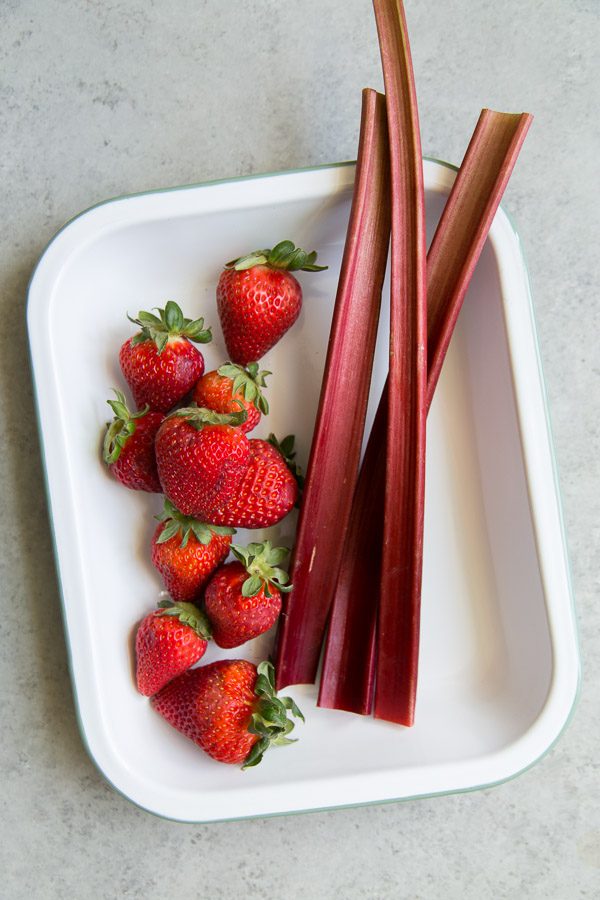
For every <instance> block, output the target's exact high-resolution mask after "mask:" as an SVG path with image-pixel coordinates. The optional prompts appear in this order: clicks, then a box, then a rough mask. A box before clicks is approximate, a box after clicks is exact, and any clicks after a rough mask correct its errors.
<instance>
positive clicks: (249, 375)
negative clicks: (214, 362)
mask: <svg viewBox="0 0 600 900" xmlns="http://www.w3.org/2000/svg"><path fill="white" fill-rule="evenodd" d="M217 372H218V373H219V375H221V376H222V377H223V378H230V379H231V380H232V381H233V385H232V387H231V393H232V395H233V396H234V397H235V396H237V394H238V393H241V394H242V396H243V397H244V399H245V400H247V401H248V403H253V404H254V406H255V407H256V408H257V410H258V411H259V412H261V413H264V415H268V413H269V404H268V403H267V400H266V398H265V396H264V395H263V393H262V391H261V388H263V387H265V386H266V383H267V382H266V377H267V375H271V372H268V371H267V370H266V369H265V370H263V371H262V372H260V371H259V369H258V363H255V362H254V363H249V364H248V365H247V366H246V368H244V367H243V366H238V365H236V364H235V363H230V362H227V363H225V365H223V366H219V368H218V369H217Z"/></svg>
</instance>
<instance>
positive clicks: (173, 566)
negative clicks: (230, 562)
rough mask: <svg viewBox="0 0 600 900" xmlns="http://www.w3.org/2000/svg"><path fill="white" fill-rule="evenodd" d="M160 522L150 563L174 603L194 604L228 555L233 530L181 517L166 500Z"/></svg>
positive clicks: (154, 538) (153, 540)
mask: <svg viewBox="0 0 600 900" xmlns="http://www.w3.org/2000/svg"><path fill="white" fill-rule="evenodd" d="M161 519H162V521H161V524H160V525H159V526H158V528H157V529H156V532H155V534H154V537H153V538H152V563H153V565H154V566H155V567H156V568H157V569H158V571H159V572H160V574H161V575H162V577H163V581H164V583H165V587H166V589H167V590H168V592H169V594H170V595H171V597H173V599H174V600H189V601H194V600H196V599H197V598H198V597H199V595H200V592H201V590H202V588H203V587H204V585H205V584H206V582H207V581H208V579H209V577H210V575H211V574H212V572H214V570H215V569H216V568H217V566H218V565H220V563H222V562H223V560H224V559H225V557H226V556H227V554H228V553H229V545H230V544H231V535H232V534H234V533H235V529H234V528H229V527H227V526H225V525H205V524H204V523H202V522H199V521H198V520H197V519H192V518H190V517H189V516H184V515H182V514H181V513H180V512H179V510H177V509H175V507H174V506H173V504H172V503H171V502H170V501H169V500H165V507H164V512H163V514H162V516H161Z"/></svg>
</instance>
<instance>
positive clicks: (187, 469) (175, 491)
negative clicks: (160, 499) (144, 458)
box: [155, 406, 250, 525]
mask: <svg viewBox="0 0 600 900" xmlns="http://www.w3.org/2000/svg"><path fill="white" fill-rule="evenodd" d="M245 421H246V411H245V410H240V411H239V412H237V413H216V412H213V411H212V410H210V409H204V408H203V407H198V406H190V407H186V408H185V409H179V410H177V412H174V413H172V414H171V415H170V416H168V417H167V418H166V419H165V420H164V422H163V423H162V425H161V426H160V428H159V429H158V433H157V435H156V445H155V446H156V462H157V465H158V477H159V478H160V483H161V485H162V488H163V491H164V493H165V495H166V497H167V498H168V499H169V500H170V501H171V503H173V505H174V506H175V507H177V509H178V510H179V511H180V512H182V513H183V514H184V515H185V516H193V517H194V518H195V519H200V521H202V522H212V523H214V524H215V525H231V524H232V523H231V522H229V521H227V522H225V521H223V515H224V512H225V510H226V509H227V505H228V503H229V502H230V501H231V500H232V499H233V497H234V496H235V494H236V492H237V491H238V489H239V487H240V485H241V483H242V481H243V480H244V476H245V474H246V470H247V468H248V465H249V463H250V442H249V441H248V438H247V437H246V435H245V434H243V432H242V431H241V429H240V428H238V427H236V426H238V425H242V424H243V423H244V422H245Z"/></svg>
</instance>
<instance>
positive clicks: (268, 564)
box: [231, 541, 292, 597]
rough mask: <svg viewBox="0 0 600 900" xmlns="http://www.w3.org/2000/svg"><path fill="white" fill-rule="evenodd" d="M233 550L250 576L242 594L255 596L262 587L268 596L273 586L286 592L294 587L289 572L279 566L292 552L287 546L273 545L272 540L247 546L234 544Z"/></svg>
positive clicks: (245, 582) (243, 586)
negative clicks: (290, 582)
mask: <svg viewBox="0 0 600 900" xmlns="http://www.w3.org/2000/svg"><path fill="white" fill-rule="evenodd" d="M231 551H232V553H233V555H234V556H235V558H236V559H237V560H239V562H241V563H242V565H243V566H244V568H245V569H246V571H247V572H248V575H249V576H250V577H249V578H247V579H246V580H245V581H244V583H243V585H242V596H244V597H254V596H256V594H258V592H259V591H260V590H261V588H262V589H263V590H264V592H265V596H266V597H271V596H272V593H271V588H274V589H275V590H276V591H284V592H287V591H290V590H291V589H292V586H291V585H288V581H289V575H288V573H287V572H286V571H285V570H284V569H281V568H279V566H278V563H281V562H283V560H284V559H285V557H286V556H287V555H288V553H289V552H290V551H289V550H288V548H287V547H273V546H272V545H271V542H270V541H263V542H261V543H256V542H254V543H250V544H248V545H247V547H241V546H239V545H237V544H232V545H231Z"/></svg>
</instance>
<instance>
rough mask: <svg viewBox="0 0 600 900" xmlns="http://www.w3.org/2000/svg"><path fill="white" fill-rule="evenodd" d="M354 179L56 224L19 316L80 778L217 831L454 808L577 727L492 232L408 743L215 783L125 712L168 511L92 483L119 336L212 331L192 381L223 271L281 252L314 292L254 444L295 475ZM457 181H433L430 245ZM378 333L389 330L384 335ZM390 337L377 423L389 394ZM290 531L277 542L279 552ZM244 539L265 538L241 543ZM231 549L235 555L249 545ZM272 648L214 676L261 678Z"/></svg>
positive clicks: (346, 720)
mask: <svg viewBox="0 0 600 900" xmlns="http://www.w3.org/2000/svg"><path fill="white" fill-rule="evenodd" d="M353 178H354V166H353V165H351V164H345V165H340V166H328V167H324V168H318V169H311V170H306V171H300V172H290V173H285V174H280V175H270V176H264V177H256V178H248V179H236V180H235V181H228V182H220V183H213V184H207V185H202V186H198V187H186V188H179V189H176V190H166V191H157V192H153V193H148V194H143V195H140V196H133V197H124V198H122V199H118V200H113V201H110V202H108V203H105V204H102V205H100V206H97V207H95V208H93V209H91V210H89V211H88V212H85V213H83V214H82V215H80V216H79V217H77V218H76V219H74V220H73V221H72V222H71V223H69V224H68V225H67V226H66V227H65V228H64V229H63V230H62V231H61V232H60V233H59V234H58V235H57V236H56V237H55V238H54V240H53V241H52V243H51V244H50V245H49V247H48V248H47V250H46V252H45V253H44V255H43V257H42V259H41V261H40V263H39V265H38V267H37V270H36V272H35V274H34V277H33V279H32V282H31V287H30V292H29V306H28V319H29V334H30V342H31V354H32V361H33V372H34V378H35V385H36V391H37V402H38V410H39V420H40V428H41V436H42V444H43V451H44V456H45V465H46V473H47V486H48V494H49V499H50V506H51V514H52V522H53V528H54V539H55V544H56V555H57V560H58V568H59V574H60V582H61V589H62V598H63V612H64V618H65V625H66V634H67V644H68V648H69V654H70V664H71V674H72V678H73V685H74V691H75V699H76V706H77V709H78V715H79V721H80V726H81V731H82V735H83V739H84V741H85V743H86V745H87V747H88V750H89V752H90V755H91V756H92V758H93V760H94V761H95V763H96V765H97V766H98V768H99V769H100V770H101V772H102V773H103V774H104V775H105V777H106V778H107V779H108V780H109V781H110V783H111V784H112V785H113V786H114V787H115V788H116V789H117V790H118V791H120V792H121V793H123V794H124V795H125V796H126V797H128V798H129V799H131V800H132V801H133V802H134V803H137V804H138V805H139V806H141V807H143V808H145V809H147V810H150V811H151V812H154V813H157V814H160V815H162V816H166V817H169V818H173V819H179V820H182V821H194V822H200V821H204V822H206V821H212V820H219V819H228V818H238V817H245V816H261V815H268V814H273V813H287V812H294V811H298V810H307V809H319V808H324V807H336V806H345V805H353V804H361V803H369V802H381V801H385V800H392V799H399V798H408V797H417V796H423V795H431V794H437V793H442V792H450V791H461V790H467V789H470V788H474V787H480V786H484V785H490V784H493V783H497V782H499V781H502V780H504V779H507V778H509V777H511V776H513V775H515V774H517V773H518V772H520V771H522V770H523V769H525V768H527V767H528V766H530V765H531V764H532V763H534V762H535V761H536V760H537V759H538V758H539V757H540V756H541V755H542V754H543V753H544V752H545V751H546V750H547V749H548V747H549V746H550V745H551V744H552V742H553V741H554V740H555V739H556V737H557V736H558V734H559V733H560V731H561V729H562V728H563V726H564V725H565V723H566V721H567V719H568V716H569V713H570V710H571V708H572V706H573V703H574V699H575V696H576V692H577V684H578V672H579V663H578V649H577V640H576V633H575V626H574V614H573V607H572V601H571V594H570V586H569V573H568V564H567V559H566V554H565V543H564V537H563V532H562V524H561V513H560V502H559V496H558V489H557V483H556V477H555V471H554V464H553V456H552V447H551V442H550V436H549V430H548V422H547V413H546V406H545V399H544V389H543V382H542V377H541V373H540V366H539V358H538V351H537V344H536V336H535V327H534V321H533V315H532V308H531V301H530V295H529V288H528V281H527V273H526V269H525V264H524V261H523V256H522V252H521V249H520V245H519V239H518V237H517V235H516V233H515V231H514V229H513V227H512V225H511V223H510V221H509V220H508V218H507V216H506V215H505V213H504V212H503V211H502V210H500V211H499V213H498V215H497V216H496V219H495V222H494V225H493V228H492V231H491V234H490V239H489V240H488V243H487V245H486V248H485V250H484V252H483V255H482V258H481V260H480V263H479V265H478V268H477V272H476V274H475V277H474V279H473V282H472V285H471V288H470V290H469V293H468V296H467V298H466V301H465V307H464V309H463V312H462V313H461V317H460V321H459V325H458V328H457V331H456V334H455V336H454V338H453V340H452V345H451V348H450V352H449V354H448V357H447V360H446V363H445V366H444V371H443V376H442V379H441V381H440V384H439V386H438V390H437V395H436V398H435V401H434V404H433V407H432V409H431V413H430V416H429V421H428V456H427V479H428V480H427V500H426V533H425V567H424V588H423V619H422V643H421V665H420V682H419V692H418V701H417V717H416V719H417V723H416V725H415V727H414V728H412V729H404V728H401V727H397V726H394V725H389V724H387V723H383V722H377V721H374V720H373V719H364V718H361V717H359V716H354V715H352V714H349V713H341V712H333V711H328V710H320V709H317V707H316V705H315V698H316V691H315V688H314V687H312V686H310V687H306V686H303V687H297V688H294V689H292V690H291V691H289V692H288V693H292V694H293V695H294V697H295V698H296V700H297V701H298V703H299V705H300V706H301V707H302V709H303V711H304V713H305V715H306V725H304V726H302V725H301V724H299V725H298V727H297V736H298V737H299V738H300V740H299V742H298V743H297V744H294V745H292V746H290V747H287V748H280V749H274V750H272V751H270V752H269V754H267V756H266V757H265V760H264V762H263V763H262V765H260V766H259V767H258V768H256V769H252V770H249V771H246V772H241V771H240V770H239V769H237V768H233V767H231V766H224V765H221V764H218V763H215V762H213V761H212V760H210V759H209V758H208V757H207V756H205V755H204V754H203V753H202V752H201V751H200V750H199V749H197V748H196V747H195V746H194V745H193V744H192V743H191V742H190V741H188V740H186V739H185V738H183V737H182V736H181V735H179V734H178V733H177V732H175V731H174V730H172V729H171V728H170V727H169V726H168V725H167V724H166V723H165V722H164V721H163V720H162V719H160V718H159V717H158V716H157V715H156V714H155V713H154V712H153V710H152V709H151V707H150V705H149V703H148V701H147V700H146V699H144V698H142V697H141V696H139V695H138V694H137V693H136V691H135V688H134V681H133V677H132V671H133V669H132V635H133V633H134V628H135V624H136V623H137V622H138V621H139V620H140V619H141V618H142V617H143V616H144V615H145V614H146V612H148V611H149V610H150V609H152V608H153V606H154V604H155V602H156V600H157V598H158V595H159V591H160V589H161V585H160V583H159V580H158V578H157V576H156V575H155V573H154V571H153V569H152V566H151V565H150V562H149V540H150V536H151V534H152V531H153V528H154V525H155V522H154V520H153V518H152V517H153V515H154V514H155V513H156V512H157V510H158V508H159V505H160V503H159V498H158V497H157V496H156V495H154V496H150V495H146V494H141V493H137V492H133V491H127V490H125V489H123V488H122V487H121V486H120V485H119V484H117V483H116V482H114V481H113V480H111V478H110V477H109V476H108V475H107V473H106V472H105V471H104V469H103V466H102V465H101V463H100V457H99V446H100V440H101V432H102V429H103V425H104V423H105V422H106V420H107V418H108V414H109V409H108V407H107V405H106V402H105V401H106V399H107V398H108V396H109V389H110V388H111V387H112V386H119V385H122V384H123V382H122V379H121V376H120V372H119V369H118V363H117V353H118V349H119V347H120V345H121V343H122V342H123V341H124V340H125V338H126V337H128V336H129V335H130V334H131V333H132V326H130V324H129V323H128V322H127V320H126V318H125V314H126V312H130V313H132V314H136V313H137V311H138V310H139V309H150V308H151V307H153V306H159V305H160V306H164V302H165V301H166V300H168V299H175V300H177V301H178V302H179V303H180V304H181V305H182V307H183V309H184V312H185V314H186V315H188V316H192V317H196V316H198V315H203V316H204V317H205V319H206V320H207V322H208V323H209V324H211V325H212V326H213V331H214V335H215V340H214V342H213V343H212V344H211V345H209V346H208V347H207V348H206V352H205V351H204V348H202V349H203V352H205V355H206V361H207V369H208V368H211V367H214V366H216V365H218V364H220V363H221V362H222V361H223V360H224V359H225V358H226V351H225V347H224V343H223V340H222V338H221V334H220V329H219V323H218V318H217V314H216V308H215V296H214V286H215V284H216V281H217V278H218V275H219V272H220V268H221V265H222V263H223V262H224V261H225V260H227V259H232V258H233V257H235V256H236V255H239V254H241V253H243V252H247V251H249V250H251V249H253V248H254V247H264V246H271V245H272V244H273V243H275V242H277V241H278V240H281V239H283V238H291V239H292V240H294V241H295V242H296V243H298V244H299V245H300V246H303V247H305V248H306V249H308V250H311V249H313V247H314V248H317V249H318V251H319V256H320V261H322V262H324V263H327V264H328V265H329V269H328V271H327V272H323V273H320V274H315V275H311V274H303V275H301V276H300V277H301V279H302V282H303V285H304V288H305V300H304V309H303V312H302V315H301V317H300V319H299V321H298V322H297V324H296V325H295V326H294V328H293V329H292V331H291V332H289V333H288V335H287V336H286V337H285V338H284V339H283V340H282V341H281V342H280V344H279V345H278V346H277V347H276V348H275V349H274V350H273V351H272V352H271V353H270V354H269V355H268V356H267V357H265V359H264V363H265V367H266V368H268V369H271V370H272V371H273V373H274V374H273V376H272V378H271V386H270V388H269V401H270V404H271V409H272V413H271V415H270V416H269V418H268V420H267V421H266V422H264V423H263V424H262V425H261V428H260V429H259V430H258V431H257V433H256V434H255V435H254V436H266V434H267V433H268V431H275V433H276V434H278V435H279V436H281V437H282V436H284V435H286V434H288V433H290V432H293V433H295V434H296V435H297V438H298V441H299V456H300V460H301V462H303V463H306V459H307V453H308V449H309V446H310V439H311V431H312V427H313V422H314V416H315V412H316V406H317V400H318V395H319V387H320V381H321V375H322V369H323V363H324V356H325V349H326V345H327V337H328V332H329V322H330V317H331V312H332V304H333V299H334V296H335V289H336V281H337V276H338V272H339V266H340V259H341V253H342V248H343V241H344V234H345V229H346V225H347V220H348V215H349V205H350V199H351V189H352V183H353ZM453 179H454V172H453V170H452V169H451V168H450V167H448V166H445V165H443V164H441V163H437V162H433V161H426V162H425V183H426V189H427V216H428V223H429V228H430V230H431V228H432V227H433V225H434V224H435V222H436V221H437V218H438V216H439V214H440V211H441V208H442V206H443V202H444V197H445V195H446V194H447V193H448V190H449V188H450V186H451V184H452V181H453ZM384 320H385V316H384ZM385 331H386V328H385V321H384V322H383V327H382V329H381V334H380V340H379V344H378V350H377V358H376V364H375V376H374V384H373V391H372V402H371V412H372V411H373V408H374V405H375V401H376V398H378V397H379V392H380V388H381V385H382V384H383V381H384V377H385V373H386V334H385ZM293 528H294V521H293V520H290V521H287V522H284V523H282V524H281V526H279V527H278V528H277V529H273V533H274V536H275V538H276V539H277V540H282V541H290V540H291V539H292V535H293ZM255 534H256V533H255ZM246 536H247V535H244V534H243V533H242V534H241V535H240V536H239V537H240V538H241V539H243V538H244V537H246ZM271 638H272V636H269V637H266V638H262V639H260V640H258V641H256V642H254V643H253V644H249V645H247V646H246V647H243V648H241V649H240V650H236V651H230V652H229V654H226V653H220V654H218V653H217V652H216V651H215V650H214V649H211V650H210V651H209V653H208V654H207V655H206V657H205V660H204V661H210V660H212V659H214V658H216V657H217V656H218V655H229V656H236V655H237V656H244V657H246V658H249V659H253V660H255V661H256V660H258V659H259V658H261V657H264V656H265V655H266V654H267V653H268V651H269V647H270V642H271Z"/></svg>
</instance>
